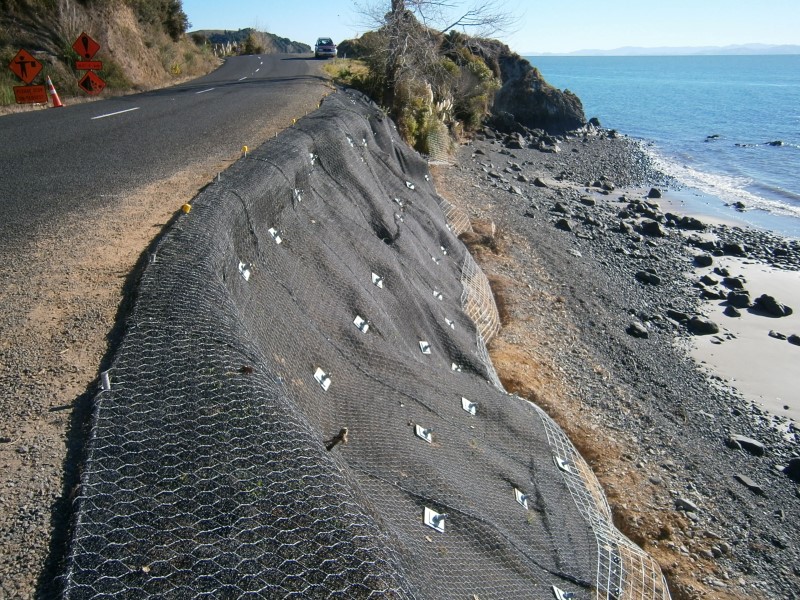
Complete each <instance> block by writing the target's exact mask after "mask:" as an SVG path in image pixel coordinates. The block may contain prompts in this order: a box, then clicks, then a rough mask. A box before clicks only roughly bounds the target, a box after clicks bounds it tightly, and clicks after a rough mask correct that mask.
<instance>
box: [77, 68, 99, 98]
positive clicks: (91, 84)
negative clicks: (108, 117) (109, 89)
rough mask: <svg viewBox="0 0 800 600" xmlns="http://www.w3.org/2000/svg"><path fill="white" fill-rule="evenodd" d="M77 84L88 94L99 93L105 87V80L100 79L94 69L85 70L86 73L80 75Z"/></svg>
mask: <svg viewBox="0 0 800 600" xmlns="http://www.w3.org/2000/svg"><path fill="white" fill-rule="evenodd" d="M78 86H80V88H81V89H82V90H83V91H84V92H86V93H87V94H90V95H92V96H93V95H95V94H99V93H100V92H102V91H103V89H104V88H105V87H106V82H105V81H103V80H102V79H100V76H99V75H98V74H97V73H95V72H94V71H87V72H86V75H84V76H83V77H81V80H80V81H79V82H78Z"/></svg>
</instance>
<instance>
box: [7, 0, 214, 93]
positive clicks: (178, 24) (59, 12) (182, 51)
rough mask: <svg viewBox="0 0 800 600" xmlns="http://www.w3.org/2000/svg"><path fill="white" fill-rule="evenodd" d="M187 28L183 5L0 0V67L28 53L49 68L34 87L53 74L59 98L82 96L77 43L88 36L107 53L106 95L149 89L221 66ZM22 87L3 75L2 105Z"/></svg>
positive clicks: (169, 1) (136, 0) (154, 0)
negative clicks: (20, 52) (75, 46)
mask: <svg viewBox="0 0 800 600" xmlns="http://www.w3.org/2000/svg"><path fill="white" fill-rule="evenodd" d="M188 27H189V22H188V19H187V17H186V13H185V12H184V11H183V6H182V3H181V1H180V0H0V63H2V64H3V65H7V64H8V63H9V62H10V61H11V60H12V59H13V57H14V55H15V54H16V53H17V51H18V50H19V49H21V48H24V49H25V50H27V51H28V52H30V53H31V54H33V56H34V57H36V58H37V59H38V60H39V62H41V63H42V65H43V69H42V73H41V75H39V76H38V77H37V79H36V80H35V81H34V83H41V82H43V81H44V78H45V76H50V77H51V79H52V80H53V82H54V84H55V86H56V89H57V90H58V92H59V94H60V95H62V96H70V95H78V94H80V95H83V92H81V91H80V90H79V88H78V80H79V78H80V76H81V72H79V71H77V70H75V61H76V60H80V57H79V56H78V54H77V53H76V52H75V51H74V50H73V49H72V44H73V42H74V41H75V40H76V39H77V37H78V35H80V33H81V32H83V31H85V32H86V33H88V34H89V35H90V36H91V37H92V38H94V39H95V40H96V41H97V42H98V43H99V44H100V47H101V49H100V51H99V52H98V54H97V56H95V60H100V61H102V63H103V70H102V71H99V72H98V75H100V77H102V78H103V79H104V80H105V82H106V84H107V87H106V90H107V91H106V92H104V93H115V92H120V91H129V90H131V89H133V90H144V89H149V88H153V87H159V86H163V85H165V84H168V83H170V82H172V81H174V80H177V79H179V78H184V77H190V76H197V75H201V74H204V73H207V72H208V71H210V70H211V69H213V68H214V66H215V65H216V64H217V59H216V58H215V57H214V55H213V53H212V52H211V50H210V48H208V47H205V46H198V45H196V44H195V43H193V42H192V40H191V39H189V38H188V37H187V36H186V35H185V33H186V30H187V29H188ZM21 83H22V82H21V81H19V80H18V79H17V78H16V77H15V76H14V74H13V73H11V71H10V70H9V69H7V68H3V69H2V71H0V105H7V104H13V103H14V95H13V90H12V86H15V85H21Z"/></svg>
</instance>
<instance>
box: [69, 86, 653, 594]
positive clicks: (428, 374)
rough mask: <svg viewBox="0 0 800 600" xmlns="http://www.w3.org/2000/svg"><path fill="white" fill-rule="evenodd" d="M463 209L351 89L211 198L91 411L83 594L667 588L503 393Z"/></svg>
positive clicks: (549, 428) (78, 511)
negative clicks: (456, 220)
mask: <svg viewBox="0 0 800 600" xmlns="http://www.w3.org/2000/svg"><path fill="white" fill-rule="evenodd" d="M447 210H448V208H447V206H446V205H445V204H444V203H443V201H442V199H441V198H439V197H438V196H437V195H436V193H435V192H434V190H433V187H432V185H431V183H430V181H429V176H428V172H427V165H426V164H425V162H424V161H423V160H421V159H420V157H419V156H418V155H416V154H415V153H414V152H413V151H411V150H409V149H408V147H407V146H406V145H405V144H404V143H402V142H401V141H399V140H398V139H397V133H396V131H395V129H394V127H393V125H392V123H391V121H389V120H388V119H386V118H385V117H384V115H383V114H382V113H381V112H380V111H379V110H378V109H377V108H376V107H375V106H374V105H371V104H370V103H369V102H367V101H366V100H365V99H364V98H363V97H361V96H360V95H357V94H354V93H347V94H345V93H338V94H334V95H332V96H330V97H328V98H327V99H326V100H325V102H324V103H323V104H322V106H321V108H320V110H318V111H316V112H315V113H313V114H312V115H310V116H309V117H306V118H305V119H302V120H301V121H299V122H298V123H297V125H296V126H295V127H293V128H291V129H290V130H288V131H286V132H284V133H283V134H281V135H280V136H279V137H278V138H277V139H276V140H273V141H270V142H269V143H267V144H265V145H264V146H262V147H261V148H259V149H258V150H257V151H255V152H252V153H250V154H249V155H248V157H247V159H246V160H241V161H239V162H237V163H236V164H235V165H234V166H232V167H231V168H230V169H229V170H228V171H226V172H225V174H224V175H223V177H222V180H221V181H220V182H217V183H215V184H214V185H212V186H209V187H208V188H206V189H205V190H204V191H203V192H202V193H201V194H200V195H199V196H198V197H197V198H196V199H195V200H194V202H193V208H192V210H191V212H190V213H188V214H184V215H181V216H180V218H178V219H177V221H176V222H175V224H174V226H173V227H172V228H171V230H170V231H169V232H168V233H167V234H166V235H165V236H164V237H163V238H162V239H161V240H160V241H159V243H158V244H157V246H155V247H153V248H152V249H151V255H150V262H149V265H148V266H147V267H146V269H144V271H143V273H142V276H141V280H140V282H139V286H138V291H137V298H136V302H135V306H134V309H133V310H132V312H131V315H130V316H129V318H128V321H127V324H126V334H125V336H124V339H123V342H122V344H121V345H120V347H119V349H118V350H117V352H116V353H115V356H114V358H113V361H112V364H111V368H110V369H109V371H108V372H107V373H106V374H104V376H103V378H102V380H103V384H102V388H101V389H100V391H99V392H98V394H97V396H96V399H95V410H94V414H93V419H92V425H91V434H90V438H89V440H88V448H87V459H86V464H85V467H84V470H83V476H82V480H81V486H80V490H79V492H78V493H77V496H76V500H75V519H74V531H73V536H72V541H71V547H70V551H69V554H68V558H67V561H66V567H65V571H64V574H63V576H62V580H63V590H64V596H65V597H67V598H98V597H111V596H121V597H125V598H153V597H161V598H185V597H199V596H207V597H215V598H217V597H226V598H239V597H265V598H287V597H298V598H300V597H303V598H333V597H338V598H369V597H397V598H405V597H409V598H411V597H416V598H473V597H477V598H480V599H482V600H486V599H488V598H509V597H524V598H551V597H553V595H554V594H555V595H556V596H557V597H563V598H567V597H576V598H589V597H604V598H612V597H613V598H629V597H630V598H634V597H635V598H666V597H668V593H667V591H666V586H665V585H664V584H663V579H662V577H661V574H660V572H659V571H658V568H657V566H656V565H655V563H653V562H652V561H650V559H649V558H648V557H647V556H646V555H645V554H644V553H643V552H642V551H641V550H639V549H638V548H637V547H636V546H634V545H633V544H631V543H630V542H628V541H627V540H625V538H623V537H622V536H621V534H619V532H617V531H616V530H615V529H614V528H613V526H612V525H611V524H610V515H609V512H608V506H607V504H606V503H605V498H604V496H603V495H602V491H601V490H600V488H599V486H598V485H597V482H596V480H595V479H594V476H593V475H592V474H591V471H589V469H588V467H586V465H585V463H584V462H583V461H582V459H580V456H579V455H578V454H577V452H576V451H575V450H574V448H573V447H572V446H571V444H569V442H568V440H567V439H566V437H565V436H564V434H563V433H562V432H561V431H560V429H558V427H557V426H556V425H555V424H554V423H553V422H552V421H550V420H549V419H548V418H547V417H546V415H544V413H542V412H541V411H540V410H539V409H538V408H537V407H535V406H533V405H532V404H530V403H529V402H527V401H524V400H522V399H520V398H518V397H515V396H510V395H508V394H506V393H505V392H504V391H503V390H502V388H501V386H500V384H499V381H498V380H497V376H496V374H495V373H494V369H493V368H492V366H491V363H490V362H489V360H488V355H487V352H486V348H485V345H484V343H483V341H484V339H486V338H488V337H489V336H490V335H492V334H493V333H494V332H495V331H496V327H497V322H496V319H497V315H496V313H497V311H496V307H494V303H493V300H491V293H490V291H489V289H488V282H486V278H485V277H484V276H483V274H482V273H481V272H480V269H479V268H478V267H477V265H476V264H475V263H474V261H472V259H471V258H470V257H469V255H468V253H467V251H466V249H465V247H464V246H463V244H461V243H460V241H459V240H458V238H457V237H456V234H455V233H454V231H453V229H454V228H455V227H456V226H454V225H452V224H451V225H449V226H448V223H447V221H446V218H445V215H444V212H446V211H447ZM450 212H452V211H450ZM462 226H463V224H462ZM470 306H474V307H475V309H474V310H472V309H470V308H469V307H470ZM471 315H474V319H475V320H473V318H471ZM647 561H649V562H647ZM637 569H638V571H637ZM648 586H649V587H648ZM559 594H560V596H559ZM570 594H574V596H570Z"/></svg>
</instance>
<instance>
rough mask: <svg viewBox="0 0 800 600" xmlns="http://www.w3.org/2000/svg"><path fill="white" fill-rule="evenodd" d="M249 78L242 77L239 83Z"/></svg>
mask: <svg viewBox="0 0 800 600" xmlns="http://www.w3.org/2000/svg"><path fill="white" fill-rule="evenodd" d="M245 79H247V77H242V78H241V79H240V80H239V81H244V80H245Z"/></svg>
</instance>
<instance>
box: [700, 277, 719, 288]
mask: <svg viewBox="0 0 800 600" xmlns="http://www.w3.org/2000/svg"><path fill="white" fill-rule="evenodd" d="M700 283H702V284H703V285H711V286H714V285H717V284H718V283H719V281H717V280H716V279H714V278H713V277H711V275H703V276H702V277H701V278H700Z"/></svg>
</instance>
